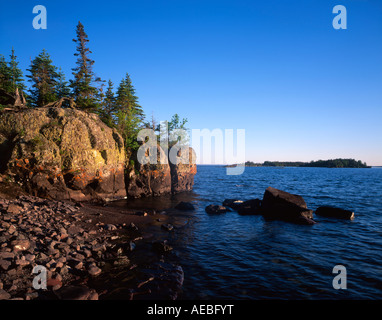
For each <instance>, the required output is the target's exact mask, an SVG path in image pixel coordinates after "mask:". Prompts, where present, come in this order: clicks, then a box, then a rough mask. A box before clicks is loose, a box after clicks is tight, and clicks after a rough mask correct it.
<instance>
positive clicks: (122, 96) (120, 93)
mask: <svg viewBox="0 0 382 320" xmlns="http://www.w3.org/2000/svg"><path fill="white" fill-rule="evenodd" d="M116 104H117V108H118V109H119V110H130V109H131V110H134V114H135V115H136V116H137V117H138V118H139V119H140V120H143V118H144V113H143V110H142V107H141V106H140V105H139V103H138V97H137V96H136V95H135V88H134V86H133V84H132V81H131V78H130V76H129V74H128V73H126V76H125V78H124V79H122V81H121V83H120V84H119V86H118V89H117V101H116Z"/></svg>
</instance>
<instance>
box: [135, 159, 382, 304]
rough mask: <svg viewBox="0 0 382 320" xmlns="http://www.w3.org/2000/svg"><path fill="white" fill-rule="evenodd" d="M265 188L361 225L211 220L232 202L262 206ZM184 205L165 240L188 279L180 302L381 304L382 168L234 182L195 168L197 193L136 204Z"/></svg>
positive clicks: (257, 173)
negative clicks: (340, 285)
mask: <svg viewBox="0 0 382 320" xmlns="http://www.w3.org/2000/svg"><path fill="white" fill-rule="evenodd" d="M268 186H272V187H274V188H277V189H281V190H284V191H287V192H290V193H294V194H299V195H301V196H303V197H304V199H305V201H306V203H307V205H308V208H309V209H313V210H315V209H316V208H317V207H319V206H322V205H333V206H339V207H342V208H344V209H349V210H353V211H354V212H355V219H354V220H353V221H347V220H337V219H329V218H323V217H319V216H315V218H314V219H315V221H317V222H318V223H317V224H315V225H313V226H304V225H295V224H292V223H287V222H282V221H265V220H264V219H263V217H262V216H240V215H239V214H237V212H235V211H232V212H227V213H225V214H221V215H209V214H207V213H206V212H205V207H206V206H207V205H209V204H222V202H223V200H224V199H227V198H237V199H242V200H248V199H254V198H260V199H262V197H263V194H264V191H265V189H266V188H267V187H268ZM181 200H183V201H191V202H192V203H193V204H194V205H195V207H196V210H195V212H179V211H176V210H173V211H171V210H170V211H169V215H171V216H172V218H173V223H174V224H175V226H176V229H175V232H172V233H170V234H169V233H168V232H165V231H163V230H162V231H159V234H160V233H162V237H163V238H166V239H169V241H170V243H171V245H172V246H173V247H174V250H173V252H174V253H173V254H172V255H174V259H173V260H174V261H175V262H176V263H179V264H180V265H181V266H182V268H183V270H184V273H185V280H184V286H183V289H184V290H183V293H182V295H181V297H180V298H181V299H381V298H382V169H381V168H371V169H345V168H344V169H329V168H267V167H253V168H246V169H245V172H244V174H242V175H238V176H229V175H226V168H224V167H222V166H198V173H197V175H196V176H195V185H194V190H193V192H189V193H181V194H179V195H176V196H168V197H159V198H150V199H141V200H137V202H136V203H135V205H137V207H139V206H142V207H154V208H159V209H164V208H168V207H174V206H175V205H176V204H177V203H178V202H179V201H181ZM129 205H130V206H131V205H134V202H129ZM180 226H181V227H180ZM159 229H160V228H159ZM157 236H158V235H157ZM159 236H160V235H159ZM336 265H343V266H345V267H346V270H347V289H346V290H335V289H334V288H333V285H332V281H333V278H334V277H335V276H336V275H337V274H333V267H334V266H336Z"/></svg>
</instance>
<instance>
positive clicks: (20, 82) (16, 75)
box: [9, 47, 26, 93]
mask: <svg viewBox="0 0 382 320" xmlns="http://www.w3.org/2000/svg"><path fill="white" fill-rule="evenodd" d="M10 58H11V60H10V61H9V69H10V76H11V82H12V87H11V89H12V93H15V91H16V88H19V91H20V93H21V92H24V91H25V89H26V87H25V85H24V79H23V72H22V71H21V69H20V68H19V67H18V65H19V63H18V61H17V56H16V55H15V49H14V48H13V47H12V52H11V55H10Z"/></svg>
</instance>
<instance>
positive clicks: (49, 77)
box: [27, 49, 59, 107]
mask: <svg viewBox="0 0 382 320" xmlns="http://www.w3.org/2000/svg"><path fill="white" fill-rule="evenodd" d="M28 71H29V72H30V75H28V76H27V77H28V78H29V82H31V83H32V85H31V89H30V90H29V92H30V96H29V97H28V98H29V102H30V103H31V105H32V106H34V107H41V106H44V105H46V104H48V103H49V102H54V101H56V100H57V81H58V78H59V75H58V73H57V68H56V67H55V66H54V65H52V60H51V59H50V56H49V54H48V53H47V52H46V50H45V49H44V50H43V51H42V52H41V53H40V54H39V55H38V56H37V57H36V58H35V59H34V60H33V61H32V63H31V66H30V68H29V69H28Z"/></svg>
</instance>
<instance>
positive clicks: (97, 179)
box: [0, 107, 126, 201]
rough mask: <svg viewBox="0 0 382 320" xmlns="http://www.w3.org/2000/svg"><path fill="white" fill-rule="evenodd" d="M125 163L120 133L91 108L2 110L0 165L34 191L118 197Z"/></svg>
mask: <svg viewBox="0 0 382 320" xmlns="http://www.w3.org/2000/svg"><path fill="white" fill-rule="evenodd" d="M124 164H125V151H124V144H123V139H122V137H121V136H120V135H119V134H118V133H117V132H116V131H115V130H114V129H111V128H109V127H108V126H107V125H106V124H104V123H103V122H102V121H101V120H100V119H99V117H98V116H97V115H95V114H89V113H87V112H84V111H81V110H77V109H69V108H55V107H51V108H32V109H23V110H20V111H18V112H2V113H1V115H0V170H2V171H3V172H4V173H5V174H8V175H9V176H14V177H17V179H18V181H19V182H20V183H21V185H22V187H23V188H24V189H25V190H26V191H27V192H29V193H30V194H32V195H35V196H39V197H43V198H50V199H57V200H66V199H69V200H78V201H81V200H90V199H93V198H102V199H110V198H122V197H124V196H126V189H125V184H124Z"/></svg>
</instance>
